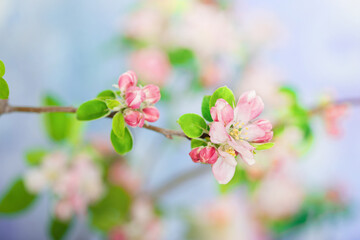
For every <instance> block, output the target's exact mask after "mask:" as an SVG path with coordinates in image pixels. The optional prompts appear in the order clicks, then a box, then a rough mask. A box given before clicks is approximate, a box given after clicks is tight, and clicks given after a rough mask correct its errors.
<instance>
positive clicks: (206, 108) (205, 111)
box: [201, 96, 213, 122]
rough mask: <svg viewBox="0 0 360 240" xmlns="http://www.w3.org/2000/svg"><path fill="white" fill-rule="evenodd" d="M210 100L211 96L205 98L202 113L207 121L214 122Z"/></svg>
mask: <svg viewBox="0 0 360 240" xmlns="http://www.w3.org/2000/svg"><path fill="white" fill-rule="evenodd" d="M210 99H211V96H204V98H203V101H202V104H201V113H202V115H203V117H204V118H205V119H206V120H207V121H209V122H212V121H213V119H212V117H211V114H210Z"/></svg>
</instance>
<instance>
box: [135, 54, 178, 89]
mask: <svg viewBox="0 0 360 240" xmlns="http://www.w3.org/2000/svg"><path fill="white" fill-rule="evenodd" d="M130 65H131V67H132V68H133V69H134V70H135V71H136V72H137V73H138V75H139V77H140V79H141V80H143V81H145V82H147V83H154V84H156V85H159V86H162V85H164V84H165V83H166V81H167V79H168V78H169V75H170V72H171V65H170V62H169V59H168V58H167V56H166V54H165V53H164V52H163V51H161V50H158V49H142V50H138V51H137V52H135V53H133V55H132V56H131V60H130Z"/></svg>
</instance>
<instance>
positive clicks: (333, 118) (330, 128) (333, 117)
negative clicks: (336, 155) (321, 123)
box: [324, 104, 348, 137]
mask: <svg viewBox="0 0 360 240" xmlns="http://www.w3.org/2000/svg"><path fill="white" fill-rule="evenodd" d="M347 112H348V106H347V105H346V104H341V105H330V106H329V107H327V108H326V109H325V111H324V119H325V126H326V131H327V132H328V134H329V135H331V136H334V137H338V136H340V135H341V133H342V131H341V128H340V127H339V121H340V120H341V119H342V118H344V116H345V115H346V114H347Z"/></svg>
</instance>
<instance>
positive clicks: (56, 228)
mask: <svg viewBox="0 0 360 240" xmlns="http://www.w3.org/2000/svg"><path fill="white" fill-rule="evenodd" d="M71 222H72V221H71V220H70V221H61V220H60V219H57V218H53V219H51V223H50V226H49V227H50V229H49V233H50V236H51V239H54V240H61V239H63V238H64V237H65V235H66V233H67V232H68V231H69V228H70V227H71Z"/></svg>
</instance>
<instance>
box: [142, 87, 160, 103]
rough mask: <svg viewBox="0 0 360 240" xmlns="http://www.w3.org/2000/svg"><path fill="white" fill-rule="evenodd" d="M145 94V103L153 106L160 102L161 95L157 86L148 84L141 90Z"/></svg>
mask: <svg viewBox="0 0 360 240" xmlns="http://www.w3.org/2000/svg"><path fill="white" fill-rule="evenodd" d="M143 91H144V93H145V102H147V103H149V104H155V103H157V102H158V101H159V100H160V97H161V94H160V89H159V87H158V86H156V85H153V84H149V85H147V86H145V87H144V88H143Z"/></svg>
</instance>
